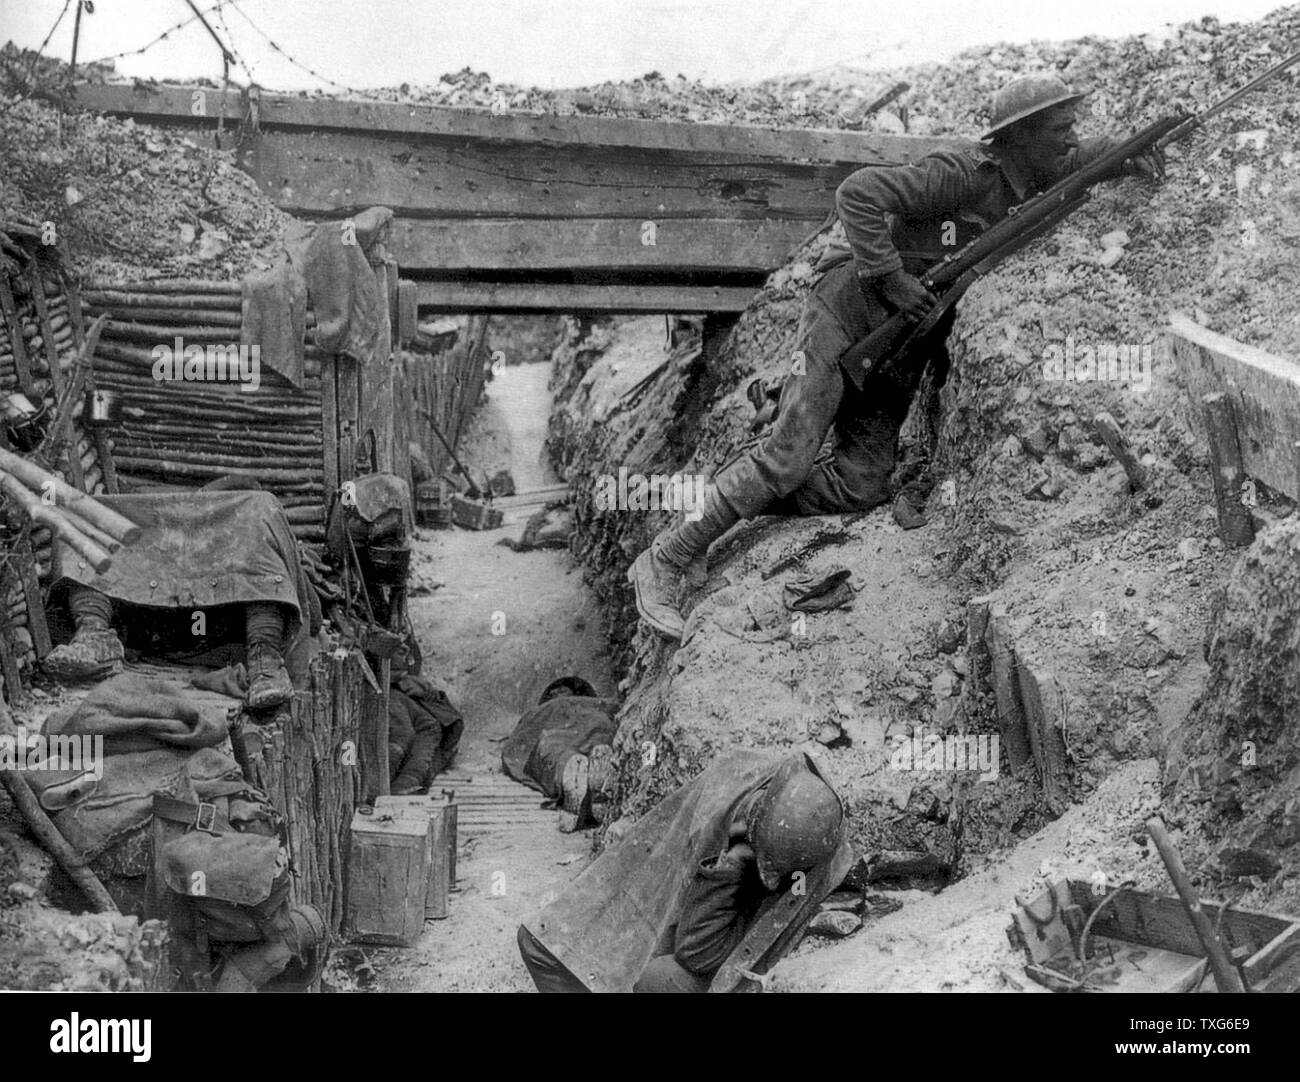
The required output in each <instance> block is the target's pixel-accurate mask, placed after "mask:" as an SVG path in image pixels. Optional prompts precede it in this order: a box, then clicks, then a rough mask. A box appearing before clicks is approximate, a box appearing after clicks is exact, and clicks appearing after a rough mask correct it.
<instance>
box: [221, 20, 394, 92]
mask: <svg viewBox="0 0 1300 1082" xmlns="http://www.w3.org/2000/svg"><path fill="white" fill-rule="evenodd" d="M229 3H230V6H231V7H232V8H233V9H234V10H235V11H236V12H237V13H238V15H239V16H240V18H242V19H243V20H244V22H246V23H248V25H249V26H251V27H252V28H253V29H254V30H255V31H256V32H257V33H258V34H259V35H260V36H261V37H262V38H263V39H264V40H265V41H266V43H267V44H268V45H269V46H271V48H272V49H274V50H275V51H276V52H277V53H279V54H280V55H281V56H282V57H284V58H285V59H286V60H287V61H289V63H290V64H292V65H293V66H294V67H295V68H298V69H299V70H301V71H305V72H306V73H307V74H308V75H310V76H311V77H312V78H313V79H319V80H320V81H321V82H322V83H328V84H329V85H330V86H332V87H336V88H337V89H339V90H345V91H347V92H348V93H349V94H351V95H353V96H354V97H358V98H368V99H370V100H371V101H380V100H382V99H380V98H378V97H376V96H375V95H373V94H367V93H366V92H365V91H363V90H357V89H356V88H354V87H350V86H345V85H344V84H343V83H340V82H337V81H335V80H334V79H331V78H330V77H329V76H327V75H322V74H321V73H320V72H318V71H316V69H315V68H312V67H310V66H309V65H307V64H304V63H302V62H301V61H300V60H297V59H296V58H294V57H293V56H291V55H290V54H289V53H288V52H286V51H285V50H284V49H283V48H282V47H281V46H280V44H279V43H278V42H277V41H275V40H274V39H273V38H272V37H271V36H270V35H269V34H268V33H267V32H266V31H265V30H263V29H262V28H261V27H260V26H258V25H257V23H255V22H253V20H252V19H250V18H249V17H248V15H247V14H246V13H245V12H244V9H243V8H241V7H240V6H239V4H238V3H237V2H236V0H229Z"/></svg>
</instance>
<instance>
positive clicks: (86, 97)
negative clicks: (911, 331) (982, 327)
mask: <svg viewBox="0 0 1300 1082" xmlns="http://www.w3.org/2000/svg"><path fill="white" fill-rule="evenodd" d="M196 89H197V88H195V87H187V86H172V85H159V84H155V85H152V86H144V85H135V86H125V85H114V86H92V85H83V86H79V87H78V88H77V91H76V96H77V100H78V102H79V103H80V104H81V105H82V106H84V107H85V108H87V109H95V110H98V111H100V112H106V113H116V114H118V115H129V116H133V117H135V119H136V120H138V121H141V122H143V123H166V122H171V123H180V124H181V125H183V126H186V127H205V126H210V127H215V125H216V123H217V118H218V116H219V115H220V114H221V95H220V93H219V92H218V91H216V90H211V89H209V90H206V91H204V92H203V93H204V97H203V99H202V101H203V109H204V113H203V115H201V116H195V115H194V113H193V109H194V107H195V101H196V99H195V93H196ZM241 111H242V104H241V101H240V95H239V94H238V93H236V92H231V93H230V94H229V96H228V97H227V100H226V118H227V120H231V119H232V118H237V117H238V116H239V115H240V113H241ZM258 120H259V126H260V128H261V129H262V130H263V131H267V130H275V129H277V128H290V129H291V128H299V129H309V130H311V129H333V130H344V131H346V130H355V131H364V132H375V133H384V134H395V135H419V136H423V137H433V138H444V139H456V140H464V139H475V140H480V139H481V140H492V141H497V142H510V143H533V144H541V145H547V146H565V147H593V146H602V147H640V148H643V149H646V150H657V151H675V152H684V153H694V154H730V155H735V156H737V157H745V158H775V159H780V160H795V161H819V162H850V163H861V164H868V163H890V162H892V163H905V162H909V161H915V160H916V159H918V158H920V157H923V156H924V155H926V154H928V153H931V152H932V151H934V150H939V149H953V148H956V147H960V146H962V145H973V143H972V141H970V140H961V139H951V138H944V139H941V138H928V137H918V136H906V135H876V134H872V133H867V132H852V131H837V130H831V129H819V128H776V127H760V126H758V125H748V124H695V123H688V122H683V121H667V120H637V119H627V118H622V117H589V116H557V115H553V114H544V115H526V114H519V113H506V114H502V115H499V116H498V115H496V114H494V113H493V112H492V111H491V110H490V109H466V108H450V107H447V106H435V105H414V104H407V103H399V102H392V103H385V102H370V101H353V100H337V99H329V98H315V99H307V98H301V97H297V96H294V95H275V94H262V95H260V97H259V103H258Z"/></svg>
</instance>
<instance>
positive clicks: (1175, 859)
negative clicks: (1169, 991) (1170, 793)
mask: <svg viewBox="0 0 1300 1082" xmlns="http://www.w3.org/2000/svg"><path fill="white" fill-rule="evenodd" d="M1146 826H1147V834H1149V835H1150V836H1151V841H1152V842H1154V843H1155V847H1156V850H1157V851H1158V852H1159V853H1160V859H1161V860H1163V861H1164V862H1165V870H1166V871H1168V872H1169V878H1170V879H1171V880H1173V884H1174V889H1175V890H1177V891H1178V897H1179V899H1180V900H1181V901H1182V903H1183V908H1184V909H1186V910H1187V916H1188V917H1189V918H1190V919H1191V922H1192V927H1193V928H1195V929H1196V935H1197V938H1199V939H1200V941H1201V946H1203V947H1204V948H1205V957H1206V958H1207V959H1208V960H1209V963H1210V972H1211V973H1213V974H1214V983H1215V984H1216V985H1217V986H1218V989H1219V991H1220V992H1244V991H1245V990H1246V989H1245V987H1244V986H1243V985H1242V982H1241V974H1239V973H1238V972H1237V970H1236V969H1235V968H1234V967H1233V964H1232V961H1231V960H1230V959H1229V958H1228V952H1227V951H1226V950H1224V949H1223V944H1222V943H1221V942H1220V941H1219V937H1218V936H1217V935H1215V934H1214V928H1213V926H1212V925H1211V924H1210V918H1209V917H1207V916H1206V915H1205V910H1203V909H1202V908H1201V900H1200V899H1199V898H1198V897H1197V896H1196V889H1195V888H1194V887H1193V886H1192V881H1191V880H1190V879H1189V878H1188V877H1187V869H1186V868H1184V867H1183V858H1182V857H1181V856H1180V855H1179V853H1178V847H1177V846H1175V845H1174V841H1173V839H1172V838H1170V837H1169V832H1168V831H1167V830H1165V824H1164V823H1162V822H1161V821H1160V820H1159V819H1158V818H1151V819H1148V820H1147V824H1146Z"/></svg>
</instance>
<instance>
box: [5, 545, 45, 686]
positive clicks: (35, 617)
mask: <svg viewBox="0 0 1300 1082" xmlns="http://www.w3.org/2000/svg"><path fill="white" fill-rule="evenodd" d="M13 560H14V566H15V568H16V569H17V572H18V577H19V580H20V581H21V582H22V587H23V598H24V599H25V600H26V602H27V630H28V631H29V632H31V636H32V646H33V648H34V649H35V650H36V662H37V664H40V663H41V662H42V661H44V660H45V656H46V655H47V654H48V653H49V652H50V650H51V649H53V644H52V642H51V641H50V628H49V624H48V623H47V622H46V619H45V599H44V598H43V597H42V596H41V586H40V583H39V582H38V581H37V578H36V561H35V560H34V559H33V557H32V544H31V541H30V539H28V540H24V541H23V543H22V544H21V545H18V546H17V547H16V548H15V549H14V550H13Z"/></svg>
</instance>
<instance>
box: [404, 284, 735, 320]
mask: <svg viewBox="0 0 1300 1082" xmlns="http://www.w3.org/2000/svg"><path fill="white" fill-rule="evenodd" d="M757 292H758V290H757V289H756V288H754V287H751V286H710V285H660V284H658V283H647V284H646V285H639V284H637V285H596V284H591V283H577V282H574V283H566V282H558V283H556V282H541V283H535V282H420V283H419V288H418V297H419V306H420V311H421V313H432V312H487V311H491V312H620V313H626V314H634V313H658V312H668V313H671V314H676V315H681V314H686V313H693V312H743V311H744V310H745V309H746V308H748V307H749V302H750V301H752V300H753V299H754V294H755V293H757Z"/></svg>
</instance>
